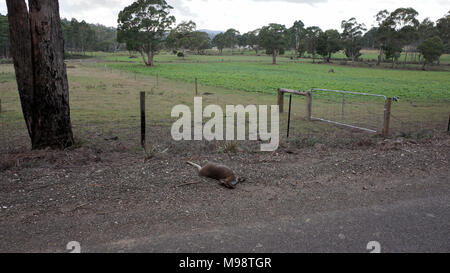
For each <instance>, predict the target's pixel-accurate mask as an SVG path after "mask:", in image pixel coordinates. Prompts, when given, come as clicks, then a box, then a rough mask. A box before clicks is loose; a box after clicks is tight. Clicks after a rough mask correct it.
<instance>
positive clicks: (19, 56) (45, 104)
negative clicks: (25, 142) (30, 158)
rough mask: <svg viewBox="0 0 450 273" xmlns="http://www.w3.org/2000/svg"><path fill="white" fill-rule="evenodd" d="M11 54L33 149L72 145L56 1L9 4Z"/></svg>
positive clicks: (9, 1)
mask: <svg viewBox="0 0 450 273" xmlns="http://www.w3.org/2000/svg"><path fill="white" fill-rule="evenodd" d="M6 5H7V8H8V20H9V30H10V43H11V55H12V57H13V60H14V69H15V72H16V73H15V74H16V80H17V87H18V90H19V97H20V102H21V104H22V112H23V116H24V119H25V124H26V126H27V129H28V134H29V136H30V139H31V146H32V148H33V149H45V148H53V149H64V148H67V147H70V146H72V145H73V143H74V139H73V134H72V124H71V121H70V106H69V85H68V81H67V72H66V65H65V63H64V39H63V32H62V27H61V18H60V15H59V3H58V0H31V1H29V2H28V6H27V3H26V2H25V1H24V0H6Z"/></svg>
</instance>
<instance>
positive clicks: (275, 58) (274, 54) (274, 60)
mask: <svg viewBox="0 0 450 273" xmlns="http://www.w3.org/2000/svg"><path fill="white" fill-rule="evenodd" d="M272 64H277V53H276V52H275V50H274V51H273V52H272Z"/></svg>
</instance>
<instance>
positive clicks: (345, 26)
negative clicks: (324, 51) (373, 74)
mask: <svg viewBox="0 0 450 273" xmlns="http://www.w3.org/2000/svg"><path fill="white" fill-rule="evenodd" d="M341 28H342V30H343V31H342V41H343V45H344V49H345V55H346V56H347V57H348V58H351V59H352V63H355V60H356V59H357V58H359V56H361V52H360V51H361V49H362V36H363V32H364V31H366V28H365V25H364V24H359V23H358V22H357V21H356V19H355V18H350V19H349V20H347V21H345V20H344V21H342V23H341Z"/></svg>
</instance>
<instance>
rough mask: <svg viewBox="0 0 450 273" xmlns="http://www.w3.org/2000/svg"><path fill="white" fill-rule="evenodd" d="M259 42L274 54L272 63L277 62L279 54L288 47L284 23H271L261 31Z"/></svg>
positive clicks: (267, 52) (269, 52)
mask: <svg viewBox="0 0 450 273" xmlns="http://www.w3.org/2000/svg"><path fill="white" fill-rule="evenodd" d="M259 44H260V45H261V46H262V47H263V48H265V49H266V54H271V55H272V64H277V55H280V54H284V51H285V49H286V47H287V44H288V43H287V29H286V27H285V26H284V25H280V24H269V25H268V26H265V27H262V28H261V31H260V32H259Z"/></svg>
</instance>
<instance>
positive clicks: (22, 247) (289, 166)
mask: <svg viewBox="0 0 450 273" xmlns="http://www.w3.org/2000/svg"><path fill="white" fill-rule="evenodd" d="M167 134H168V132H167V130H166V129H164V128H160V129H159V130H157V129H155V128H154V129H153V130H152V136H151V137H150V138H151V139H153V140H154V142H153V147H154V148H155V149H156V151H157V152H156V153H155V154H154V157H152V158H148V155H145V154H144V153H143V152H142V151H140V150H139V149H136V148H135V147H134V146H133V144H132V143H131V142H130V141H128V142H127V141H124V140H123V139H122V138H121V137H115V136H104V135H98V136H96V138H95V139H94V138H93V139H92V141H90V142H89V143H85V144H83V145H80V146H79V147H76V148H74V149H72V150H67V151H58V152H57V151H29V150H28V147H27V146H26V144H23V145H22V146H19V147H17V146H15V147H13V146H8V145H6V146H4V147H10V148H9V150H3V151H2V153H1V155H0V252H65V246H66V244H67V243H68V242H69V241H79V242H81V243H82V245H83V247H84V249H83V250H84V251H89V249H99V248H98V246H105V247H104V248H103V249H105V250H108V249H109V248H110V247H112V246H114V249H122V250H123V251H127V250H128V249H130V248H131V247H132V245H133V244H134V243H135V242H136V241H138V240H139V238H149V237H152V236H170V235H171V234H183V233H186V232H192V231H196V232H199V231H207V230H214V229H218V228H220V227H221V226H230V225H237V224H239V223H242V222H246V223H252V222H254V221H274V220H276V219H277V218H282V217H290V216H292V215H301V214H308V213H312V212H318V211H323V210H331V209H335V208H336V209H337V208H344V207H348V208H350V207H361V206H365V205H369V204H380V203H389V202H394V201H396V200H399V199H407V198H409V197H411V196H414V197H420V196H424V197H425V196H428V195H432V194H435V193H436V192H449V177H450V168H449V161H450V136H449V135H448V134H445V133H441V134H435V135H434V136H433V137H430V138H427V139H422V140H413V139H406V138H393V139H389V140H386V141H384V140H382V139H374V138H371V139H367V138H360V136H358V135H352V136H351V137H352V138H353V140H352V141H351V142H348V143H345V144H340V143H335V142H329V143H314V142H307V139H308V138H304V139H295V140H291V141H289V142H287V141H284V142H283V143H282V145H281V147H280V149H279V150H278V151H277V152H275V153H262V152H256V148H257V147H258V145H259V143H239V144H238V145H234V144H230V143H228V144H225V143H207V142H195V143H192V142H177V143H173V142H171V141H170V138H168V135H167ZM11 141H12V140H11ZM15 141H17V139H16V140H15ZM23 141H24V142H23V143H26V142H25V141H26V139H23ZM305 143H306V144H305ZM11 147H13V148H11ZM161 152H162V153H161ZM186 160H192V161H195V162H198V163H200V164H204V163H206V162H207V161H212V162H219V163H222V164H225V165H228V166H229V167H231V168H232V169H233V170H234V171H235V172H236V173H237V174H239V175H240V176H244V177H245V178H246V179H247V181H246V182H245V183H242V184H239V185H238V187H237V189H235V190H229V189H226V188H224V187H222V186H220V185H219V184H218V183H217V182H215V181H212V180H209V179H204V178H199V177H198V176H197V173H196V170H195V169H194V168H192V167H190V166H188V165H187V164H186V163H185V161H186ZM197 181H201V183H199V184H193V185H185V186H180V185H182V184H185V183H191V182H197ZM430 181H431V182H430Z"/></svg>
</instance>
